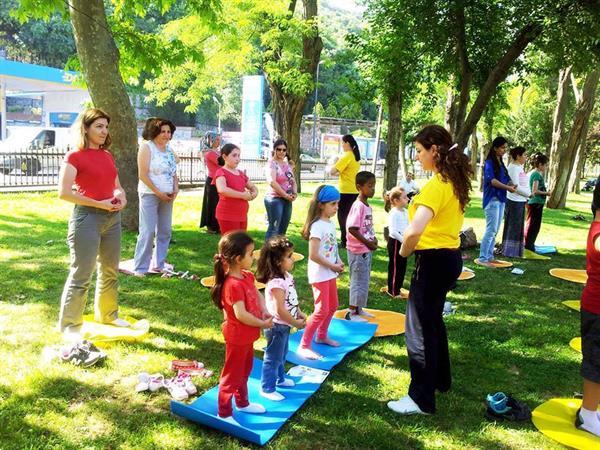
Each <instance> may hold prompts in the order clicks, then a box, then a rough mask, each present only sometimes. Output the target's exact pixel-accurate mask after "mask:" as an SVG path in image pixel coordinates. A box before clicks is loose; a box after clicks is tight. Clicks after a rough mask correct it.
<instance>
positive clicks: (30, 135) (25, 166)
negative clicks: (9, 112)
mask: <svg viewBox="0 0 600 450" xmlns="http://www.w3.org/2000/svg"><path fill="white" fill-rule="evenodd" d="M8 131H9V136H8V137H7V138H6V139H5V140H3V141H0V173H4V174H10V173H14V174H18V175H36V174H37V173H38V172H40V171H41V170H44V169H57V168H58V167H57V166H58V158H56V157H48V158H42V154H41V153H40V151H41V150H46V149H50V148H60V149H63V150H64V151H65V152H66V151H67V149H68V148H69V146H70V145H71V141H72V137H71V133H70V129H69V128H42V127H26V126H18V127H9V128H8Z"/></svg>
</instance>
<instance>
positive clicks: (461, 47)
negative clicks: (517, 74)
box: [451, 2, 477, 151]
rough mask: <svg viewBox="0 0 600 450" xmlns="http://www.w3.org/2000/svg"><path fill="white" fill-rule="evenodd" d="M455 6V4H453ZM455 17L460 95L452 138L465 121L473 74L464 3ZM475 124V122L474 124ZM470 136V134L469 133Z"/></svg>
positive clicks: (462, 147)
mask: <svg viewBox="0 0 600 450" xmlns="http://www.w3.org/2000/svg"><path fill="white" fill-rule="evenodd" d="M453 4H456V3H453ZM454 17H455V22H456V24H455V30H456V54H457V57H458V67H459V68H460V77H459V81H460V93H459V98H458V106H457V107H456V117H455V118H454V120H455V123H454V127H453V129H454V132H453V133H451V134H452V136H456V134H455V133H456V132H458V131H459V130H460V129H461V128H462V125H463V122H464V121H465V116H466V114H467V105H468V104H469V99H470V92H469V91H470V89H471V80H472V78H473V73H472V71H471V67H470V64H469V55H468V53H467V39H466V36H465V28H466V25H465V6H464V3H462V2H461V4H460V5H458V7H457V8H456V11H455V13H454ZM475 124H477V122H475ZM469 134H470V133H469ZM466 141H467V140H466V139H465V142H464V143H463V144H462V145H461V143H459V149H460V150H461V151H462V150H463V149H464V148H465V146H466V143H467V142H466Z"/></svg>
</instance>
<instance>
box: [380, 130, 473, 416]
mask: <svg viewBox="0 0 600 450" xmlns="http://www.w3.org/2000/svg"><path fill="white" fill-rule="evenodd" d="M415 146H416V148H417V159H418V160H419V161H420V162H421V165H422V166H423V170H428V171H432V172H433V174H434V175H433V177H431V179H430V180H429V181H428V182H427V184H426V185H425V186H423V189H421V192H420V193H419V194H418V195H416V196H414V197H413V199H412V202H411V206H410V208H409V210H408V215H409V219H410V225H409V226H408V227H407V228H406V230H405V231H404V241H403V242H402V247H401V248H400V255H401V256H403V257H405V258H406V257H408V256H409V255H410V254H411V253H413V251H414V253H415V270H414V272H413V275H412V279H411V282H410V294H409V298H408V305H407V308H406V334H405V336H406V348H407V350H408V357H409V365H410V374H411V382H410V387H409V388H408V395H406V396H404V397H402V398H401V399H400V400H397V401H391V402H388V407H389V408H390V409H392V410H393V411H395V412H397V413H400V414H433V413H435V391H436V390H438V391H440V392H446V391H448V390H449V389H450V385H451V383H452V377H451V374H450V354H449V352H448V336H447V335H446V326H445V325H444V319H443V317H442V312H443V309H444V302H445V301H446V294H447V293H448V291H449V290H450V288H451V287H452V285H453V284H454V283H455V282H456V279H457V278H458V276H459V275H460V272H461V270H462V258H461V253H460V250H459V244H460V239H459V237H458V234H459V232H460V229H461V227H462V223H463V219H464V213H465V208H466V207H467V203H468V202H469V192H470V190H471V177H472V175H473V170H472V169H471V165H470V164H469V160H468V158H467V156H466V155H464V154H463V153H462V152H461V151H460V150H459V148H458V145H457V144H453V142H452V137H451V136H450V134H449V133H448V131H446V130H445V129H444V128H443V127H440V126H438V125H429V126H427V127H425V128H423V129H422V130H421V131H420V132H419V134H417V136H416V137H415Z"/></svg>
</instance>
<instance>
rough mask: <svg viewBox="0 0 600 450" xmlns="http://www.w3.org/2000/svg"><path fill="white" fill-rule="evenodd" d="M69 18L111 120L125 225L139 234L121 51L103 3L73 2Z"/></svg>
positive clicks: (131, 122) (131, 119)
mask: <svg viewBox="0 0 600 450" xmlns="http://www.w3.org/2000/svg"><path fill="white" fill-rule="evenodd" d="M69 14H70V18H71V24H72V25H73V31H74V36H75V44H76V46H77V54H78V56H79V60H80V61H81V68H82V70H83V75H84V77H85V80H86V82H87V86H88V90H89V92H90V97H91V98H92V102H93V103H94V106H95V107H97V108H100V109H102V110H104V111H105V112H106V113H107V114H108V115H109V116H110V117H111V122H110V135H111V137H112V146H111V153H112V154H113V156H114V158H115V161H116V163H117V167H118V169H119V179H120V181H121V185H122V186H123V188H124V190H125V192H126V193H127V207H126V208H125V209H124V210H123V215H122V224H123V227H124V228H126V229H128V230H136V229H137V227H138V197H137V184H138V174H137V147H138V144H137V126H136V121H135V113H134V110H133V107H132V106H131V102H130V100H129V96H128V95H127V92H126V91H125V84H124V83H123V79H122V78H121V74H120V73H119V50H118V49H117V46H116V44H115V40H114V37H113V35H112V33H111V31H110V28H109V26H108V23H107V21H106V15H105V12H104V2H103V1H102V0H71V4H70V8H69ZM91 18H93V19H91Z"/></svg>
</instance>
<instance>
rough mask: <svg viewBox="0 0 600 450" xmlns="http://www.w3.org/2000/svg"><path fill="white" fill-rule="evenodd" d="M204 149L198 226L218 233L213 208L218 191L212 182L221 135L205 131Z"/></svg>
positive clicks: (216, 200)
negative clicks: (202, 190)
mask: <svg viewBox="0 0 600 450" xmlns="http://www.w3.org/2000/svg"><path fill="white" fill-rule="evenodd" d="M203 145H204V150H203V151H202V155H203V157H204V162H205V164H206V174H207V175H206V181H205V182H204V198H203V199H202V215H201V216H200V228H202V227H206V232H207V233H210V234H215V233H219V232H220V230H219V222H217V218H216V216H215V210H216V209H217V204H218V203H219V193H218V192H217V187H216V186H215V185H214V184H213V182H212V181H213V179H214V177H215V173H216V172H217V170H218V169H219V162H218V159H219V155H220V151H219V146H220V145H221V135H220V134H217V133H215V132H214V131H207V132H206V134H205V135H204V142H203Z"/></svg>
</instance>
